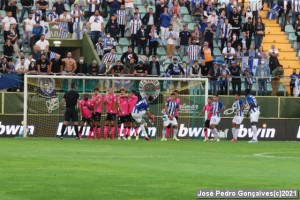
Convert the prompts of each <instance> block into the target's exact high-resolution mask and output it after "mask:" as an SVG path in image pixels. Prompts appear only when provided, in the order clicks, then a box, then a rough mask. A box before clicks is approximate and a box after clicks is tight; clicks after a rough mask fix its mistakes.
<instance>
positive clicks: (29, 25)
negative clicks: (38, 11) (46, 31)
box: [22, 13, 36, 49]
mask: <svg viewBox="0 0 300 200" xmlns="http://www.w3.org/2000/svg"><path fill="white" fill-rule="evenodd" d="M35 24H36V22H35V20H34V19H33V13H30V14H29V18H27V19H25V20H24V22H23V30H24V33H23V41H22V48H24V47H25V42H27V47H26V48H27V49H28V48H29V47H30V37H31V36H32V30H33V26H35Z"/></svg>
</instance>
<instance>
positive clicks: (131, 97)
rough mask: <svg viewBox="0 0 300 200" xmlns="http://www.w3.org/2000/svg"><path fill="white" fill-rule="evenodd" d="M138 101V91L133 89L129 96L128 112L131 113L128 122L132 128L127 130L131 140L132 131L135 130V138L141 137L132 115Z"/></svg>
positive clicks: (128, 137)
mask: <svg viewBox="0 0 300 200" xmlns="http://www.w3.org/2000/svg"><path fill="white" fill-rule="evenodd" d="M137 102H138V97H137V94H136V91H134V90H132V91H131V92H130V93H129V96H128V113H129V115H128V123H129V128H130V129H129V130H128V132H127V139H128V140H131V135H130V134H131V131H134V132H135V139H136V140H138V139H139V132H138V128H137V127H136V124H135V120H134V119H133V117H132V111H133V109H134V107H135V105H136V104H137Z"/></svg>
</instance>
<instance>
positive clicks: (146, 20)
mask: <svg viewBox="0 0 300 200" xmlns="http://www.w3.org/2000/svg"><path fill="white" fill-rule="evenodd" d="M142 23H143V25H145V26H146V27H147V28H146V29H147V30H148V31H150V29H151V27H152V25H155V24H157V22H155V16H154V13H153V9H152V8H149V12H147V13H146V14H145V15H144V17H143V18H142Z"/></svg>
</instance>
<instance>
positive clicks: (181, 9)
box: [180, 6, 189, 15]
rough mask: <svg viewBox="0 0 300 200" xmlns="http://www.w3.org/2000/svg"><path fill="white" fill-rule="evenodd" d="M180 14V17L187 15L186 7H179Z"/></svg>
mask: <svg viewBox="0 0 300 200" xmlns="http://www.w3.org/2000/svg"><path fill="white" fill-rule="evenodd" d="M180 14H182V15H189V11H188V9H187V8H186V7H184V6H183V7H180Z"/></svg>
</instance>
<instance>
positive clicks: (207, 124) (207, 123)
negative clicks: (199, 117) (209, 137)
mask: <svg viewBox="0 0 300 200" xmlns="http://www.w3.org/2000/svg"><path fill="white" fill-rule="evenodd" d="M209 124H210V119H207V120H205V122H204V127H205V128H209Z"/></svg>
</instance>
